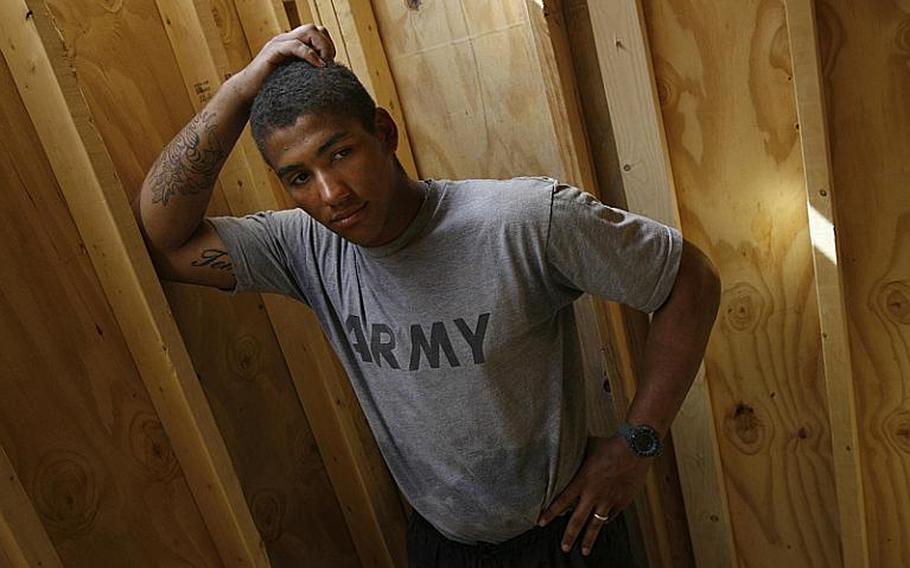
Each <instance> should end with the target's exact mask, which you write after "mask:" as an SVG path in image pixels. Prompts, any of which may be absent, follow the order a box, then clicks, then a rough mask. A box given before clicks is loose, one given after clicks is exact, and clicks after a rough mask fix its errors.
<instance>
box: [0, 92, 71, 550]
mask: <svg viewBox="0 0 910 568" xmlns="http://www.w3.org/2000/svg"><path fill="white" fill-rule="evenodd" d="M5 102H6V101H5ZM29 566H47V567H48V568H58V567H61V568H62V566H63V564H62V563H61V562H60V556H59V555H58V554H57V550H56V549H55V548H54V545H53V543H51V539H50V538H48V536H47V531H45V530H44V526H43V525H42V524H41V519H40V518H39V517H38V512H37V511H35V507H34V505H32V502H31V500H30V499H29V497H28V494H27V493H26V492H25V488H24V487H22V482H21V480H20V479H19V476H18V474H17V473H16V470H15V468H14V467H13V464H12V463H11V462H10V460H9V456H7V455H6V450H4V449H3V446H0V568H13V567H15V568H28V567H29Z"/></svg>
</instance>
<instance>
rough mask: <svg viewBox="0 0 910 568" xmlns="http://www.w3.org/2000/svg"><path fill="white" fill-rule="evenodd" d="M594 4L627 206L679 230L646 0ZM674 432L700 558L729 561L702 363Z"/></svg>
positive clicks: (700, 560) (594, 22) (730, 539)
mask: <svg viewBox="0 0 910 568" xmlns="http://www.w3.org/2000/svg"><path fill="white" fill-rule="evenodd" d="M589 10H590V14H591V20H592V25H593V28H594V38H595V43H596V45H597V52H598V59H599V61H600V66H601V77H602V78H603V85H604V91H605V92H606V96H607V99H608V101H609V106H610V115H611V119H612V125H613V133H614V135H615V140H616V151H617V155H618V157H619V160H620V161H621V163H622V183H623V186H624V188H625V197H626V202H627V204H628V208H629V209H630V210H632V211H636V212H638V213H641V214H643V215H646V216H648V217H651V218H653V219H656V220H658V221H660V222H662V223H665V224H667V225H670V226H673V227H676V228H677V229H681V225H680V221H679V212H678V206H677V203H676V189H675V183H674V180H673V175H672V171H671V168H670V158H669V154H668V150H667V141H666V136H665V134H664V127H663V120H662V118H661V114H660V108H659V103H658V97H657V89H656V85H655V81H654V71H653V68H652V65H651V52H650V48H649V46H648V41H647V31H646V29H645V25H644V20H643V14H642V10H641V3H640V2H638V1H636V2H620V1H610V2H596V3H592V4H591V5H590V7H589ZM672 433H673V445H674V447H675V451H676V459H677V464H678V468H679V477H680V481H681V483H682V488H683V494H684V497H685V500H686V513H687V515H688V519H689V531H690V533H691V536H692V546H693V551H694V553H695V557H696V561H697V564H698V565H699V566H731V565H733V564H734V563H735V562H734V559H735V553H734V545H733V534H732V530H731V527H730V519H729V514H728V509H727V503H726V488H725V487H724V484H723V473H722V470H721V464H720V457H719V453H718V447H717V436H716V431H715V425H714V420H713V415H712V414H711V399H710V393H709V391H708V385H707V383H706V381H705V373H704V366H702V367H701V368H700V369H699V372H698V375H697V376H696V378H695V381H694V383H693V385H692V387H691V389H690V391H689V394H688V396H687V397H686V400H685V402H684V403H683V406H682V408H681V409H680V413H679V415H678V416H677V418H676V420H675V421H674V423H673V427H672ZM663 564H666V562H664V563H663Z"/></svg>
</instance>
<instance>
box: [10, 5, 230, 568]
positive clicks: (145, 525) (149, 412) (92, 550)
mask: <svg viewBox="0 0 910 568" xmlns="http://www.w3.org/2000/svg"><path fill="white" fill-rule="evenodd" d="M25 12H26V9H25V5H24V4H22V10H21V12H20V15H22V16H24V14H25ZM10 21H11V20H7V22H10ZM16 21H18V17H17V18H16ZM10 37H11V36H8V35H6V31H4V40H3V41H4V42H7V41H9V40H10ZM7 47H8V46H7V45H4V46H3V48H4V51H6V48H7ZM23 49H24V46H23ZM39 56H40V55H39ZM44 70H45V72H47V71H48V69H47V68H44ZM0 100H2V101H3V104H2V105H0V128H2V129H3V131H5V132H16V133H17V136H15V137H13V136H5V137H2V139H0V179H2V180H3V183H2V185H3V187H4V188H5V189H6V190H5V191H3V192H0V199H2V204H0V208H2V209H3V210H4V211H15V212H16V215H15V216H11V217H9V218H8V219H7V222H5V223H3V224H2V226H0V243H2V249H3V250H2V257H3V259H4V262H3V263H2V264H0V314H2V317H0V322H2V326H0V342H2V344H3V345H4V349H3V350H2V351H0V365H2V367H3V369H4V372H3V375H2V377H3V378H2V380H0V443H2V445H3V447H4V448H5V450H6V452H7V454H8V455H9V460H10V462H11V463H12V465H13V467H14V469H15V470H16V472H17V473H18V477H19V479H20V480H22V484H23V486H24V488H25V490H26V492H27V493H28V495H29V498H30V499H31V501H32V503H33V504H34V507H35V510H36V511H37V513H38V515H39V518H40V519H41V522H42V523H43V525H44V529H45V530H46V531H47V535H48V537H49V538H50V539H51V541H52V542H53V543H54V546H55V547H56V550H57V553H58V554H59V556H60V559H61V560H62V562H63V563H64V564H65V565H66V566H87V567H88V566H98V565H99V564H100V565H116V564H121V563H123V562H128V563H129V564H131V565H135V566H160V565H162V564H175V563H182V562H189V563H192V564H195V565H200V566H216V565H221V561H220V559H219V555H218V552H217V551H216V549H215V546H214V544H213V542H212V537H211V536H210V535H209V531H208V530H207V528H206V525H205V523H204V522H203V519H202V517H201V516H200V512H199V510H198V509H197V506H196V502H195V501H194V499H193V495H192V493H191V492H190V489H189V487H188V485H187V479H186V478H184V475H183V471H182V470H181V467H180V465H179V464H178V462H177V459H176V457H175V452H174V450H173V449H172V447H171V440H170V439H169V438H168V436H167V435H166V434H165V433H164V430H163V428H162V426H161V422H160V419H159V417H158V414H157V413H156V411H155V408H154V407H153V405H152V402H151V400H150V398H149V394H148V393H147V391H146V388H145V386H144V385H143V381H142V379H141V377H140V376H139V373H138V372H137V367H136V364H135V363H134V361H133V358H132V357H131V355H130V351H129V350H128V348H127V343H126V341H125V340H124V336H123V334H122V332H121V326H120V324H119V323H118V321H117V320H116V319H115V317H114V314H113V313H112V311H111V307H110V305H109V304H108V299H107V298H106V296H105V293H104V291H103V289H102V285H101V283H100V282H99V280H98V277H97V276H96V273H95V270H94V269H93V267H92V263H91V261H90V259H89V256H88V254H87V248H86V246H87V245H86V242H88V244H89V245H90V246H95V245H97V243H92V242H91V241H83V237H82V236H80V234H79V232H78V230H77V228H76V225H75V223H74V222H73V219H72V217H71V216H70V213H69V211H68V210H67V204H66V202H64V200H63V196H62V193H61V188H60V186H59V185H58V183H57V180H56V178H55V175H54V173H53V171H52V169H51V166H50V164H49V162H48V158H47V157H46V156H45V154H44V151H43V150H42V144H41V141H40V140H39V138H38V134H37V133H36V131H35V129H34V128H33V126H32V123H31V120H30V119H29V117H28V114H27V111H26V109H25V107H24V105H23V103H22V100H21V98H20V96H19V93H17V91H16V87H15V86H14V84H13V81H12V77H11V75H10V71H9V68H8V67H7V65H6V63H5V60H4V61H0ZM64 108H65V107H64ZM61 134H62V133H61ZM76 143H79V142H78V137H76ZM86 183H87V182H86ZM136 237H138V234H137V235H136ZM150 268H151V267H150V266H149V269H150Z"/></svg>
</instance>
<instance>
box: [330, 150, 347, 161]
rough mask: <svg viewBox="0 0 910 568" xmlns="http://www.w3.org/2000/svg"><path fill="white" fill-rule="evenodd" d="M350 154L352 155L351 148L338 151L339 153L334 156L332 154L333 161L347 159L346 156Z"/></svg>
mask: <svg viewBox="0 0 910 568" xmlns="http://www.w3.org/2000/svg"><path fill="white" fill-rule="evenodd" d="M350 153H351V149H350V148H342V149H341V150H338V151H337V152H335V153H334V154H332V159H333V160H340V159H341V158H344V157H346V156H347V155H348V154H350Z"/></svg>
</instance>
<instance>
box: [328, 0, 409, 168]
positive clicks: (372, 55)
mask: <svg viewBox="0 0 910 568" xmlns="http://www.w3.org/2000/svg"><path fill="white" fill-rule="evenodd" d="M332 6H333V8H334V12H335V16H336V17H337V19H338V27H339V29H340V33H341V37H342V39H343V41H344V46H345V51H346V52H347V57H348V61H349V65H350V68H351V69H352V70H353V71H354V73H356V74H357V76H358V77H359V78H360V80H361V82H363V84H364V86H365V87H366V88H367V90H368V91H369V92H370V94H372V95H373V98H374V99H375V100H376V104H377V105H379V106H381V107H382V108H384V109H386V110H387V111H389V114H391V115H392V118H394V119H395V124H397V125H398V150H397V152H396V155H397V156H398V159H399V160H400V161H401V165H402V166H403V167H404V169H405V171H406V172H408V175H410V176H412V177H416V176H417V166H416V164H415V163H414V156H413V154H412V151H411V142H410V139H409V138H408V129H407V124H406V123H405V118H404V113H402V110H401V103H400V102H399V100H398V91H397V90H396V89H395V82H394V81H393V80H392V72H391V70H390V69H389V62H388V60H387V59H386V55H385V47H383V45H382V40H381V39H380V37H379V28H378V26H377V24H376V16H375V14H374V13H373V7H372V6H371V4H370V0H332ZM320 13H322V11H320Z"/></svg>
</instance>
